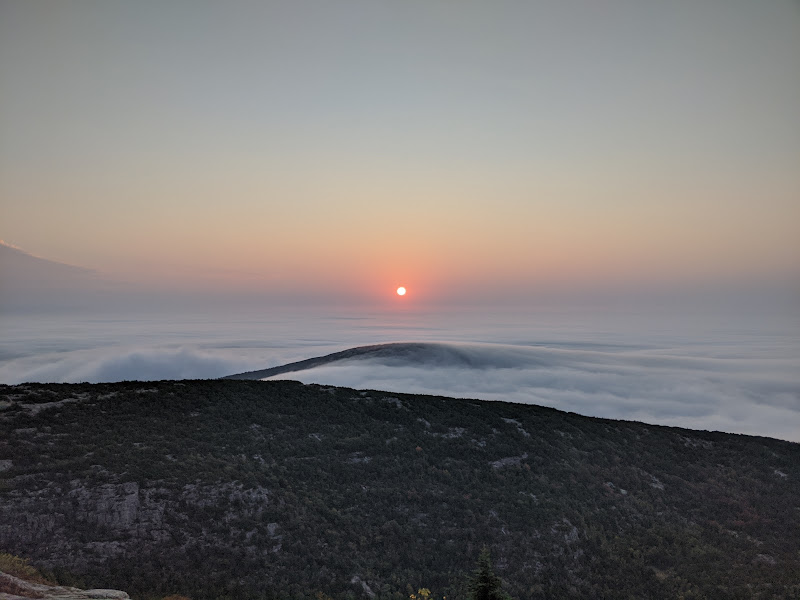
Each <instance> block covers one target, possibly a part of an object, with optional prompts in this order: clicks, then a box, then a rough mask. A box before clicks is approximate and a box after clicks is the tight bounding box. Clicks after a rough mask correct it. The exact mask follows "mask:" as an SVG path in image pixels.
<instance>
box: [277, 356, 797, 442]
mask: <svg viewBox="0 0 800 600" xmlns="http://www.w3.org/2000/svg"><path fill="white" fill-rule="evenodd" d="M414 346H418V347H419V350H418V351H416V352H415V351H414V349H413V348H407V349H403V350H401V351H398V352H397V353H394V354H393V355H390V356H380V357H373V358H370V357H369V356H368V355H367V356H365V357H362V358H359V359H354V360H346V361H338V362H335V363H331V364H329V365H326V366H320V367H316V368H313V369H308V370H305V371H300V372H295V373H287V374H285V375H281V376H279V377H276V378H281V379H299V380H300V381H303V382H306V383H323V384H329V385H340V386H348V387H354V388H368V389H381V390H388V391H397V392H411V393H425V394H436V395H444V396H455V397H465V398H481V399H489V400H505V401H509V402H522V403H531V404H541V405H546V406H552V407H555V408H558V409H561V410H567V411H573V412H577V413H580V414H584V415H591V416H598V417H606V418H614V419H630V420H637V421H645V422H648V423H654V424H662V425H676V426H681V427H690V428H694V429H713V430H722V431H729V432H735V433H747V434H752V435H765V436H770V437H778V438H782V439H789V440H793V441H800V375H798V374H799V373H800V361H798V360H790V359H786V360H778V359H764V358H761V357H759V358H745V357H735V358H715V357H711V356H677V355H665V354H663V353H654V352H652V351H647V350H640V351H605V352H599V351H586V350H564V349H556V348H536V347H517V346H500V345H488V344H487V345H450V344H420V345H414ZM423 358H424V360H423Z"/></svg>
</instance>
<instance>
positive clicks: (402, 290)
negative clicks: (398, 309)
mask: <svg viewBox="0 0 800 600" xmlns="http://www.w3.org/2000/svg"><path fill="white" fill-rule="evenodd" d="M397 295H398V296H405V295H406V288H404V287H403V286H400V287H399V288H397Z"/></svg>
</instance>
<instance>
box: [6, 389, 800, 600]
mask: <svg viewBox="0 0 800 600" xmlns="http://www.w3.org/2000/svg"><path fill="white" fill-rule="evenodd" d="M0 508H1V509H2V510H0V552H11V553H13V554H15V555H19V556H23V557H27V558H29V559H30V561H31V563H32V564H33V565H35V566H36V567H38V568H40V569H41V570H43V571H44V572H46V573H48V574H49V576H51V577H54V578H55V579H56V580H59V581H62V582H66V583H69V584H77V585H81V586H83V587H110V588H116V589H121V590H125V591H127V592H128V593H130V594H131V596H132V597H134V598H143V599H146V598H161V597H164V596H166V595H168V594H174V593H181V594H185V595H186V596H189V597H191V598H193V600H203V599H211V598H253V599H255V598H279V597H280V598H287V597H292V598H328V597H330V598H334V599H337V600H338V599H345V598H361V597H364V598H382V599H393V600H399V599H401V598H402V599H404V600H405V599H407V598H409V596H410V594H412V593H414V594H418V590H426V591H427V590H430V598H431V599H434V598H435V599H438V598H441V597H443V596H446V597H447V598H448V599H452V600H457V599H459V598H464V597H466V595H467V593H468V589H467V583H466V582H467V581H469V575H470V573H471V572H472V570H473V568H474V567H475V564H476V561H477V560H478V557H479V555H480V554H481V550H482V548H484V547H487V548H488V549H489V550H490V551H491V556H492V559H493V561H494V569H495V572H496V573H497V575H498V576H499V577H500V578H501V579H502V580H503V582H504V590H505V592H507V593H508V594H510V595H511V596H513V597H515V598H519V599H523V598H547V599H559V598H614V599H626V598H630V599H633V598H653V599H658V598H665V599H666V598H669V599H675V598H686V599H689V598H698V599H699V598H764V599H766V598H776V599H777V598H783V599H790V598H794V599H796V598H798V597H800V445H798V444H793V443H790V442H784V441H779V440H773V439H768V438H758V437H750V436H743V435H732V434H723V433H712V432H699V431H691V430H686V429H678V428H669V427H658V426H652V425H644V424H641V423H634V422H623V421H611V420H606V419H596V418H589V417H583V416H579V415H576V414H571V413H564V412H560V411H557V410H554V409H549V408H543V407H538V406H530V405H521V404H510V403H504V402H485V401H478V400H458V399H452V398H441V397H432V396H419V395H408V394H396V393H391V394H390V393H386V392H378V391H357V390H352V389H347V388H331V387H323V386H317V385H303V384H300V383H297V382H261V381H236V380H217V381H162V382H147V383H141V382H123V383H115V384H93V385H92V384H74V385H73V384H24V385H19V386H0Z"/></svg>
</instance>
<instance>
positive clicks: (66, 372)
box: [0, 346, 263, 384]
mask: <svg viewBox="0 0 800 600" xmlns="http://www.w3.org/2000/svg"><path fill="white" fill-rule="evenodd" d="M262 364H263V362H261V361H260V360H259V359H257V358H250V359H249V360H248V359H246V358H242V357H240V356H238V355H237V353H236V352H234V351H231V350H201V349H198V348H196V347H191V346H181V347H177V348H118V347H112V348H98V349H92V350H84V351H72V352H67V353H63V355H59V354H55V355H54V354H48V355H40V356H36V357H31V358H21V359H17V360H12V361H9V362H7V363H5V364H3V365H2V366H0V382H3V383H9V384H15V383H23V382H26V381H38V382H64V383H79V382H84V381H87V382H90V383H99V382H112V381H125V380H141V381H157V380H160V379H214V378H217V377H223V376H225V375H228V374H230V373H231V372H232V371H236V370H239V369H247V368H253V367H256V366H261V365H262Z"/></svg>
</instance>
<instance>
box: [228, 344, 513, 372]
mask: <svg viewBox="0 0 800 600" xmlns="http://www.w3.org/2000/svg"><path fill="white" fill-rule="evenodd" d="M349 360H380V361H382V364H388V365H391V364H397V365H402V366H408V365H425V366H428V367H432V366H448V367H452V366H463V367H470V368H480V367H485V366H496V365H489V364H478V365H476V364H475V358H474V357H473V356H472V355H471V354H470V353H469V352H468V351H465V350H462V349H459V348H458V347H457V346H455V345H452V344H443V343H436V342H391V343H388V344H373V345H370V346H357V347H355V348H348V349H347V350H342V351H340V352H333V353H332V354H326V355H325V356H316V357H314V358H307V359H305V360H299V361H297V362H292V363H287V364H285V365H279V366H277V367H269V368H267V369H259V370H258V371H247V372H245V373H237V374H235V375H228V376H226V377H224V378H223V379H266V378H268V377H274V376H275V375H283V374H284V373H297V372H299V371H305V370H308V369H313V368H315V367H322V366H325V365H330V364H333V363H337V362H342V361H349ZM484 360H485V361H488V358H484ZM503 366H507V365H505V364H504V365H503Z"/></svg>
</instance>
